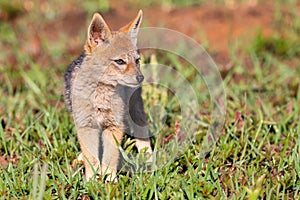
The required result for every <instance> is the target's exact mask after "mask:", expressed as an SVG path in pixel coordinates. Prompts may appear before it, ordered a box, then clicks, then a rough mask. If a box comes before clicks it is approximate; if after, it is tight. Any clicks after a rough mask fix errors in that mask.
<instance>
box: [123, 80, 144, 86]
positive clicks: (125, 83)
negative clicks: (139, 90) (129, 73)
mask: <svg viewBox="0 0 300 200" xmlns="http://www.w3.org/2000/svg"><path fill="white" fill-rule="evenodd" d="M141 84H142V83H138V82H136V83H128V82H125V81H122V83H120V85H124V86H128V87H139V86H141Z"/></svg>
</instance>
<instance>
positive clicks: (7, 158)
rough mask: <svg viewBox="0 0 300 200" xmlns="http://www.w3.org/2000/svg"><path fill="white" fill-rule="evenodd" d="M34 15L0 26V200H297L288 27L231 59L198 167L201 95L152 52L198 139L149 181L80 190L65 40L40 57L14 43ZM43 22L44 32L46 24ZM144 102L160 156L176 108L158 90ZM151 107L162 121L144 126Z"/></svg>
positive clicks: (294, 89)
mask: <svg viewBox="0 0 300 200" xmlns="http://www.w3.org/2000/svg"><path fill="white" fill-rule="evenodd" d="M53 6H54V5H53ZM290 6H291V7H292V3H290ZM54 14H55V15H58V14H57V13H54ZM37 15H38V14H37V13H36V12H33V13H31V14H30V15H29V14H28V16H27V17H26V18H24V20H23V21H19V22H16V23H5V22H0V38H1V43H0V45H1V46H0V47H1V49H9V50H8V51H1V54H0V85H1V87H0V96H1V98H0V105H1V106H0V122H1V123H0V141H1V142H0V177H1V180H2V181H0V199H58V198H59V199H77V198H79V197H81V198H86V199H98V198H99V197H101V198H105V199H113V198H115V199H136V198H137V199H184V198H185V199H194V198H196V199H203V198H208V199H258V198H262V199H298V198H300V138H299V134H300V116H299V113H300V80H299V75H300V66H299V63H300V62H299V61H300V60H299V48H298V47H299V46H300V41H299V37H295V36H298V35H299V27H298V26H296V25H293V27H290V25H289V24H284V23H282V24H281V28H280V29H278V32H277V33H276V34H275V35H274V36H272V37H270V38H263V37H262V36H260V35H259V34H258V36H257V38H255V40H254V41H253V42H252V43H251V44H250V43H249V44H248V46H246V47H245V46H240V47H237V49H236V52H233V53H232V57H231V59H232V61H233V67H232V68H231V69H230V70H229V71H228V72H227V73H226V76H225V77H224V84H225V89H226V95H227V107H226V111H227V116H226V122H225V124H224V130H223V132H222V134H221V136H220V138H219V141H218V142H217V144H216V145H215V146H214V147H213V148H212V151H211V152H210V154H209V155H208V156H207V157H205V158H204V157H200V156H199V152H200V150H201V141H202V140H203V136H204V135H205V133H206V130H207V124H208V123H209V122H210V116H209V114H210V113H209V112H210V110H209V108H210V107H209V105H210V99H209V94H208V91H207V90H206V88H205V85H204V83H203V81H202V80H201V79H195V77H194V76H193V73H194V71H193V69H192V67H191V66H189V64H188V63H187V62H184V61H182V60H180V59H178V58H177V57H174V55H171V54H168V55H166V56H162V53H163V52H157V54H156V59H157V62H158V63H162V64H166V65H169V66H173V67H174V68H175V69H176V70H178V71H180V72H181V73H182V74H184V76H185V77H187V79H188V80H190V84H191V85H192V86H193V87H194V88H196V89H198V90H199V94H198V101H199V103H201V106H203V107H201V109H202V110H199V111H201V112H203V113H204V114H202V115H201V116H199V118H198V121H197V123H198V126H199V131H197V132H196V133H195V135H196V137H195V139H194V140H193V142H192V143H191V144H189V146H188V148H187V149H185V151H184V152H183V153H181V154H179V155H177V157H176V159H175V160H174V161H173V162H170V163H168V164H167V165H166V166H165V167H163V168H160V169H158V170H156V171H153V172H150V173H135V174H130V173H127V172H126V171H123V172H122V173H121V174H120V175H119V181H118V182H117V183H105V182H103V181H102V180H94V181H90V182H86V181H85V180H84V177H83V166H82V165H80V164H78V163H77V162H76V158H77V156H78V155H79V153H80V148H79V144H78V141H77V138H76V134H75V129H74V123H73V121H72V119H71V117H70V115H69V113H68V112H67V111H66V108H65V105H64V100H63V96H62V92H63V72H64V70H65V69H66V67H67V65H68V64H69V63H70V62H71V59H72V58H74V57H75V55H73V54H71V53H70V51H69V50H68V47H66V46H67V44H69V43H68V42H67V41H66V38H67V37H66V36H65V35H59V36H58V41H56V42H55V45H52V43H50V42H49V41H47V38H46V36H43V35H42V36H41V38H40V39H41V45H42V47H44V48H43V52H42V54H41V55H39V56H38V57H35V56H34V55H31V54H29V55H28V54H27V53H24V49H23V48H24V45H25V44H28V43H26V41H23V40H22V39H24V38H27V37H28V36H30V34H31V33H30V32H28V31H25V32H24V30H26V27H27V26H29V27H32V26H36V25H35V23H38V22H36V21H35V20H36V16H37ZM291 16H293V15H292V14H291ZM43 20H44V21H43V22H45V23H47V22H48V21H51V16H48V18H45V19H43ZM278 20H279V21H280V20H281V18H279V19H278ZM293 20H294V21H295V23H294V24H299V20H298V19H297V18H293ZM39 23H40V21H39ZM292 24H293V23H292ZM284 27H285V28H284ZM81 31H82V32H81V33H79V34H81V35H82V36H83V34H84V31H85V30H84V29H82V30H81ZM20 33H22V34H20ZM19 37H20V40H17V39H16V38H19ZM82 38H84V37H82ZM82 38H81V39H82ZM82 42H83V41H82ZM49 43H50V44H51V45H50V44H49ZM240 52H242V53H240ZM235 55H239V56H238V57H236V56H235ZM153 59H155V58H152V61H151V62H154V61H153ZM149 60H150V58H149V59H148V58H147V57H146V61H147V62H149ZM182 66H186V67H187V68H188V69H186V68H182ZM144 97H145V106H146V110H147V111H148V115H149V120H150V122H151V125H150V127H151V128H152V130H153V131H154V132H155V131H156V132H155V133H159V134H160V136H157V139H158V140H159V141H158V145H157V147H158V148H163V147H164V145H162V143H160V142H161V141H162V140H163V139H164V138H166V137H168V136H169V135H170V134H172V133H174V131H175V130H174V129H176V128H175V122H176V121H180V120H182V118H181V116H180V109H178V102H177V101H176V98H175V96H174V95H172V94H171V93H169V92H168V91H167V90H166V89H165V88H163V87H154V86H152V87H151V86H147V87H146V88H145V90H144ZM146 97H152V99H151V98H146ZM155 104H161V105H163V107H164V109H165V112H164V113H162V114H160V115H155V116H154V114H157V113H155V112H154V111H155V110H154V111H153V112H154V113H151V110H149V109H148V108H149V107H151V105H155ZM152 114H153V115H152ZM162 118H164V119H166V124H165V126H163V127H162V124H159V123H160V120H162ZM159 128H161V129H159ZM157 130H160V131H157ZM171 141H172V140H171ZM129 146H130V144H129ZM128 148H129V147H128Z"/></svg>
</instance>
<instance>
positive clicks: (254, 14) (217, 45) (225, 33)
mask: <svg viewBox="0 0 300 200" xmlns="http://www.w3.org/2000/svg"><path fill="white" fill-rule="evenodd" d="M249 2H250V1H249ZM253 2H255V1H253ZM110 6H111V8H110V10H109V11H108V12H106V13H101V14H102V15H103V16H104V18H105V20H106V21H107V22H108V24H109V25H110V27H111V28H112V29H113V30H116V29H118V28H120V27H121V26H123V25H125V24H126V23H128V22H129V21H130V20H132V19H133V17H134V16H135V15H136V14H137V11H138V10H139V9H140V8H138V7H134V6H132V5H129V4H128V3H126V2H125V1H111V2H110ZM61 8H62V9H61V10H60V14H59V15H58V16H57V17H56V18H54V19H53V20H52V21H50V22H48V23H46V24H43V25H40V24H39V25H35V24H33V25H31V26H33V27H32V28H28V29H30V30H32V33H30V34H27V35H29V36H28V37H29V38H24V39H22V41H23V42H24V44H22V43H21V51H22V52H24V53H28V54H29V55H32V56H34V57H35V58H37V59H42V58H41V57H40V56H41V55H42V47H41V46H42V44H41V43H42V42H41V41H40V37H41V36H40V35H43V39H46V40H47V41H49V44H51V43H52V41H53V44H55V42H57V38H58V37H59V35H61V34H64V35H66V36H67V38H68V40H67V41H66V45H65V46H66V47H67V49H68V51H67V52H66V54H68V53H71V54H74V56H75V55H78V54H79V53H80V52H81V51H82V45H83V43H84V41H83V40H84V39H83V38H82V37H79V34H78V33H80V32H82V31H85V30H86V27H87V25H88V21H89V19H88V17H91V16H88V14H87V13H86V12H84V11H83V10H82V8H81V7H80V6H78V5H75V4H72V3H71V2H67V3H62V5H61ZM141 9H142V10H143V11H144V22H143V26H160V27H166V28H170V29H173V30H177V31H179V32H182V33H184V34H186V35H188V36H190V37H192V38H194V39H196V40H197V41H198V42H199V43H202V42H204V43H205V42H206V43H207V42H208V51H209V52H210V54H211V55H212V56H213V58H214V59H215V61H216V62H217V63H218V64H219V66H220V67H222V66H223V67H224V66H227V65H228V63H229V62H230V59H229V47H231V46H234V45H235V44H236V43H237V42H238V45H239V46H243V45H245V46H247V45H251V42H252V41H253V38H254V37H255V36H256V35H257V34H258V33H259V32H261V33H262V35H264V36H267V35H270V34H272V33H274V24H275V17H274V12H275V6H274V5H273V4H272V1H265V2H263V3H255V4H247V3H242V4H236V5H234V6H222V5H209V4H204V5H196V6H191V7H186V8H166V7H162V6H155V5H154V6H148V7H145V8H141ZM298 9H299V13H300V8H298ZM96 11H97V10H95V12H96ZM20 18H22V17H20ZM0 19H1V15H0ZM17 20H18V18H17V19H15V20H14V21H17ZM28 26H29V27H30V25H28ZM37 27H39V28H37ZM11 60H12V61H13V59H11ZM45 62H48V61H47V59H46V58H45V59H44V60H43V61H42V63H45Z"/></svg>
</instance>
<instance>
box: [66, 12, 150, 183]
mask: <svg viewBox="0 0 300 200" xmlns="http://www.w3.org/2000/svg"><path fill="white" fill-rule="evenodd" d="M141 21H142V11H139V13H138V15H137V16H136V18H135V19H134V20H133V21H132V22H130V23H129V24H128V25H126V26H124V27H122V28H121V29H119V30H118V31H111V30H110V28H109V27H108V25H107V24H106V23H105V21H104V19H103V18H102V17H101V15H100V14H98V13H96V14H94V16H93V19H92V21H91V23H90V25H89V27H88V30H87V41H86V43H85V46H84V53H83V54H82V55H81V56H80V57H79V58H78V59H77V60H75V61H73V63H72V64H71V65H70V66H69V67H68V69H67V71H66V73H65V99H66V103H67V106H68V108H69V110H70V111H71V112H72V116H73V119H74V121H75V126H76V131H77V137H78V140H79V143H80V147H81V150H82V156H83V162H84V166H85V176H86V178H87V179H90V178H92V177H93V176H94V175H96V174H100V175H108V176H107V177H109V180H112V179H114V178H115V177H116V173H117V167H118V164H119V158H120V152H119V149H118V144H121V141H122V138H123V135H124V133H127V134H130V135H133V136H134V137H135V138H136V146H137V149H138V150H139V151H140V150H141V149H142V148H144V147H146V148H147V150H146V152H148V153H150V154H151V153H152V150H151V147H150V139H149V136H148V129H147V118H146V115H145V112H144V108H143V101H142V98H141V83H142V81H143V79H144V76H143V75H142V73H141V71H140V64H139V60H140V55H139V52H138V49H137V45H136V44H137V34H138V29H139V26H140V24H141Z"/></svg>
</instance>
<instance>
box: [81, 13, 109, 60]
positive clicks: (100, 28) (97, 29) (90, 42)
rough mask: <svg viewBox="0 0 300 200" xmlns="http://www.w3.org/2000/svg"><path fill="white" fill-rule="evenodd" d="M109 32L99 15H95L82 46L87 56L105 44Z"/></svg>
mask: <svg viewBox="0 0 300 200" xmlns="http://www.w3.org/2000/svg"><path fill="white" fill-rule="evenodd" d="M110 37H111V31H110V29H109V27H108V25H107V24H106V23H105V21H104V19H103V18H102V16H101V15H100V14H99V13H95V14H94V16H93V19H92V21H91V23H90V25H89V28H88V30H87V41H86V44H85V46H84V49H85V53H87V54H89V53H92V51H93V50H94V49H95V48H96V47H97V46H98V45H99V44H101V43H103V42H107V41H108V40H109V39H110Z"/></svg>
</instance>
